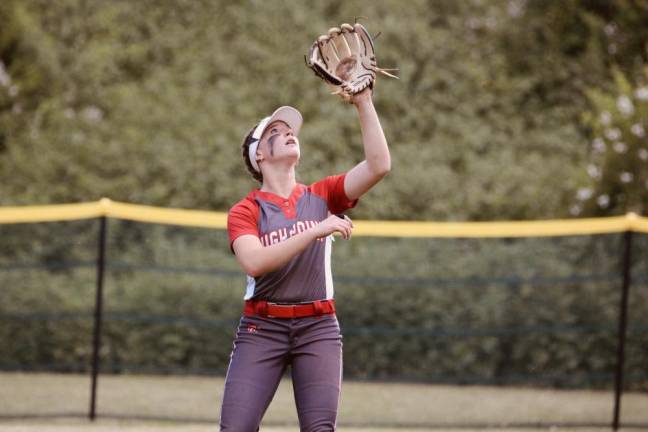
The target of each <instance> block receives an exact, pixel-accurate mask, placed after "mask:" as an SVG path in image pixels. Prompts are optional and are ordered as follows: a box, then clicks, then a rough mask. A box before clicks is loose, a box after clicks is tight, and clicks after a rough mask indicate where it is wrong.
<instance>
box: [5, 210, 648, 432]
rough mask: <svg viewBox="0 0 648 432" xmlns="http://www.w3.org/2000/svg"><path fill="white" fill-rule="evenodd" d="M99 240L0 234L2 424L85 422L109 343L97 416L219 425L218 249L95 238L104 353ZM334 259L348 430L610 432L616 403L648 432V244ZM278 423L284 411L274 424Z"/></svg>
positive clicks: (426, 248)
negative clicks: (566, 430)
mask: <svg viewBox="0 0 648 432" xmlns="http://www.w3.org/2000/svg"><path fill="white" fill-rule="evenodd" d="M100 221H101V219H91V220H84V221H71V222H48V223H30V224H10V225H1V224H0V238H1V239H2V241H1V242H0V298H1V301H0V369H2V371H3V372H2V373H0V384H2V385H0V388H4V389H5V390H0V393H2V392H5V394H3V397H5V398H6V399H7V403H3V404H0V417H14V418H15V417H33V416H47V415H51V416H67V415H70V416H87V415H88V412H89V410H90V409H91V405H92V404H91V399H92V388H93V387H92V377H91V375H92V374H91V372H92V370H93V365H94V363H93V358H94V357H93V349H94V348H95V346H96V344H97V342H100V344H99V349H98V352H97V354H98V357H97V359H98V363H97V364H96V365H97V366H98V371H99V375H98V379H97V381H96V384H97V386H96V387H95V390H96V399H95V401H94V410H95V413H96V415H98V416H100V417H101V416H106V417H123V418H137V417H141V418H161V419H179V420H192V421H208V422H212V421H217V419H218V409H219V402H220V401H219V397H220V395H221V392H222V379H223V376H224V374H225V371H226V369H227V365H228V361H229V353H230V350H231V345H232V339H233V335H234V331H235V328H236V325H237V322H238V319H239V317H240V312H241V307H242V296H243V292H244V284H245V278H244V275H243V274H242V272H241V270H240V269H239V266H238V264H237V263H236V261H235V259H234V257H233V256H232V255H231V253H230V251H229V245H228V240H227V233H226V231H224V230H222V229H207V228H191V227H180V226H174V225H161V224H150V223H140V222H131V221H125V220H119V219H104V221H105V223H106V225H105V228H106V231H105V232H106V237H105V243H104V246H105V249H104V251H105V261H104V265H105V267H104V268H103V278H102V281H103V284H102V289H103V295H102V300H103V304H102V308H101V327H100V332H99V333H98V334H99V335H100V340H97V339H96V338H95V330H96V329H97V327H95V326H96V323H97V321H96V320H95V318H96V312H97V311H96V292H97V291H96V290H97V286H98V276H101V272H99V271H98V256H99V250H100V245H101V242H100V232H101V229H100V228H101V222H100ZM629 241H630V242H631V243H630V245H631V252H632V253H631V254H630V258H631V262H630V264H631V266H630V267H629V270H630V273H628V274H629V275H630V276H631V278H629V279H628V278H626V279H625V281H626V282H628V281H630V282H631V284H630V285H629V290H628V299H627V300H628V301H627V305H628V306H627V309H626V311H625V312H626V314H625V319H626V320H627V330H626V335H627V339H625V346H624V350H623V352H620V351H619V344H620V341H621V339H620V331H619V330H620V327H619V326H620V322H621V321H620V320H621V318H622V310H623V308H622V305H623V302H622V294H623V287H624V257H625V255H624V252H625V248H626V245H627V244H628V243H627V242H629ZM333 250H334V252H333V272H334V280H335V289H336V300H337V305H338V311H339V313H338V316H339V319H340V322H341V326H342V331H343V335H344V375H345V384H344V386H343V397H342V401H343V403H342V408H341V413H340V424H341V425H345V424H348V425H363V426H379V425H393V426H403V425H409V426H417V427H419V426H430V427H432V426H439V425H443V426H457V427H459V426H499V425H517V426H543V425H546V426H549V425H562V426H588V425H590V426H606V425H611V424H612V422H613V420H614V416H615V401H620V402H621V403H620V405H616V406H617V407H618V408H620V409H619V411H618V420H619V421H620V423H621V426H624V427H633V426H634V427H648V410H646V409H645V407H646V406H648V392H647V390H648V366H647V365H648V235H647V234H642V233H638V232H633V233H632V234H627V233H616V234H599V235H579V236H559V237H525V238H480V239H461V238H389V237H356V238H354V239H353V240H352V241H350V242H345V241H341V240H338V241H336V242H335V243H334V247H333ZM620 354H623V356H622V357H620ZM620 359H621V360H622V361H623V368H622V369H619V366H620V363H619V360H620ZM620 371H621V372H623V375H620V374H619V372H620ZM620 378H622V380H623V381H622V386H621V387H620V389H619V390H622V393H617V394H619V395H620V396H622V397H621V398H620V399H615V390H616V385H617V383H621V381H619V380H620ZM8 388H10V390H7V389H8ZM280 390H281V389H280ZM7 394H8V395H10V396H6V395H7ZM59 395H61V396H59ZM63 395H64V396H63ZM486 401H488V402H486ZM394 404H395V407H394ZM286 413H289V414H286ZM286 422H287V423H294V422H296V417H295V416H294V402H293V401H292V400H290V399H289V398H288V397H285V396H282V393H281V391H280V394H278V396H277V398H276V400H275V401H274V402H273V406H272V407H271V409H270V412H269V413H268V416H267V417H266V423H265V424H272V423H277V424H280V423H286Z"/></svg>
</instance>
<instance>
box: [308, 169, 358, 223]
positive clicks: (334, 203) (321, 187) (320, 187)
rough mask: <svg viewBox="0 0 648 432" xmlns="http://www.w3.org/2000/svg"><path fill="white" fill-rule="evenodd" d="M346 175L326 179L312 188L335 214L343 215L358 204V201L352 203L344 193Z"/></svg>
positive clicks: (314, 184)
mask: <svg viewBox="0 0 648 432" xmlns="http://www.w3.org/2000/svg"><path fill="white" fill-rule="evenodd" d="M345 177H346V173H344V174H339V175H335V176H329V177H325V178H323V179H322V180H320V181H318V182H315V183H313V184H312V185H311V186H310V189H311V192H313V193H314V194H315V195H318V196H320V197H322V198H324V199H325V200H326V202H327V203H328V208H329V211H330V212H331V213H333V214H337V213H342V212H344V211H345V210H348V209H350V208H353V207H355V206H356V204H358V200H357V199H356V200H353V201H351V200H350V199H349V198H348V197H347V195H346V192H345V191H344V178H345Z"/></svg>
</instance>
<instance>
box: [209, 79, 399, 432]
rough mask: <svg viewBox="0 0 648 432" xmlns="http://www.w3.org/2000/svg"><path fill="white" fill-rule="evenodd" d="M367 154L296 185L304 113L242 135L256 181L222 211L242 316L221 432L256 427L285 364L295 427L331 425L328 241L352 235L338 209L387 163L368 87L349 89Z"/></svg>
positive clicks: (336, 349) (335, 354)
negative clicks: (243, 286)
mask: <svg viewBox="0 0 648 432" xmlns="http://www.w3.org/2000/svg"><path fill="white" fill-rule="evenodd" d="M352 103H353V104H354V105H355V108H356V109H357V111H358V115H359V118H360V129H361V131H362V141H363V145H364V153H365V160H364V161H362V162H360V163H359V164H358V165H356V166H355V167H353V168H352V169H351V170H350V171H348V172H347V173H345V174H341V175H335V176H330V177H326V178H324V179H322V180H320V181H317V182H315V183H313V184H311V185H310V186H306V185H303V184H300V183H298V182H297V180H296V177H295V166H296V165H297V163H298V162H299V158H300V143H299V140H298V139H297V135H298V134H299V130H300V128H301V125H302V116H301V114H300V113H299V112H298V111H297V110H296V109H294V108H292V107H281V108H279V109H277V110H276V111H275V112H274V113H273V114H272V115H271V116H269V117H266V118H264V119H263V120H261V122H259V124H258V125H256V126H255V127H254V128H252V130H251V131H250V133H249V134H248V135H247V137H246V138H245V140H244V142H243V146H242V149H243V159H244V161H245V164H246V166H247V168H248V170H249V171H250V172H251V174H252V175H253V176H254V178H255V179H256V180H258V181H259V182H260V184H261V187H260V188H259V189H256V190H253V191H252V192H250V193H249V194H248V196H247V197H246V198H244V199H243V200H241V201H239V202H238V203H237V204H236V205H234V206H233V207H232V208H231V209H230V212H229V215H228V221H227V229H228V232H229V237H230V246H231V248H232V251H233V252H234V253H235V254H236V258H237V260H238V262H239V263H240V264H241V266H242V267H243V269H244V270H245V272H246V274H247V275H248V276H247V290H246V293H245V307H244V313H243V315H244V316H243V317H242V318H241V321H240V325H239V327H238V331H237V334H236V339H235V341H234V348H233V350H232V355H231V360H230V364H229V368H228V371H227V378H226V380H225V391H224V395H223V404H222V409H221V430H227V431H241V432H250V431H257V430H258V429H259V424H260V423H261V418H262V417H263V414H264V413H265V411H266V408H267V407H268V405H269V404H270V401H271V400H272V397H273V396H274V393H275V391H276V389H277V386H278V384H279V381H280V379H281V376H282V375H283V372H284V370H285V368H286V367H287V366H288V365H290V366H291V372H292V382H293V389H294V393H295V401H296V404H297V411H298V415H299V423H300V428H301V430H302V431H333V430H335V425H336V418H337V411H338V402H339V398H340V385H341V377H342V341H341V339H342V337H341V336H340V327H339V325H338V322H337V318H336V316H335V305H334V300H333V278H332V276H331V259H330V255H331V241H332V235H333V234H334V233H339V234H340V235H341V236H342V237H343V238H344V239H347V240H348V239H350V238H351V233H352V231H353V223H352V222H351V220H350V219H349V218H348V217H347V216H342V215H341V213H342V212H343V211H345V210H347V209H349V208H352V207H354V206H355V205H356V203H357V200H358V198H359V197H360V196H362V195H363V194H364V193H366V192H367V191H368V190H369V189H371V188H372V187H373V186H374V185H375V184H376V183H378V181H380V179H382V178H383V177H384V176H385V175H386V174H387V173H388V172H389V170H390V167H391V161H390V156H389V149H388V147H387V141H386V139H385V135H384V134H383V131H382V127H381V126H380V121H379V119H378V114H377V113H376V110H375V108H374V105H373V101H372V92H371V89H366V90H364V91H363V92H361V93H358V94H357V95H355V96H354V97H353V99H352Z"/></svg>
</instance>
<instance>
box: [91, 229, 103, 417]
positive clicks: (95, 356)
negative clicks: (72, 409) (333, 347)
mask: <svg viewBox="0 0 648 432" xmlns="http://www.w3.org/2000/svg"><path fill="white" fill-rule="evenodd" d="M98 248H99V249H98V254H97V290H96V297H95V311H94V335H93V338H92V371H91V373H92V388H91V390H90V413H89V417H90V420H94V419H95V417H96V414H97V411H96V408H97V375H98V374H99V350H100V348H101V324H102V313H103V281H104V267H105V265H106V216H102V217H101V218H100V219H99V246H98Z"/></svg>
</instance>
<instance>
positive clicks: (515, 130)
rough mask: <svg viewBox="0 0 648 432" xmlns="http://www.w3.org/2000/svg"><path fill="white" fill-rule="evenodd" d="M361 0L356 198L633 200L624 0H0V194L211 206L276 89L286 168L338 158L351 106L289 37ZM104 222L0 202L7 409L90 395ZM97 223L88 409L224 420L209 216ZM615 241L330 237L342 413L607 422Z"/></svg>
mask: <svg viewBox="0 0 648 432" xmlns="http://www.w3.org/2000/svg"><path fill="white" fill-rule="evenodd" d="M360 16H363V17H366V18H360V22H362V23H363V24H364V25H365V26H366V27H367V29H368V30H369V31H370V32H371V33H372V34H377V33H378V32H381V35H380V36H379V37H378V38H377V39H376V41H375V44H376V50H377V57H378V64H379V66H382V67H387V68H389V67H398V68H399V76H400V78H401V79H400V81H395V80H390V79H383V78H382V77H378V82H377V84H376V87H375V91H374V102H375V104H376V107H377V110H378V112H379V114H380V117H381V121H382V125H383V128H384V130H385V134H386V136H387V138H388V141H389V143H390V147H391V152H392V162H393V170H392V172H391V173H390V175H389V176H388V178H387V179H386V180H385V181H383V182H381V183H380V184H379V185H378V186H377V187H376V188H374V190H372V192H370V193H369V194H368V195H367V196H366V197H364V198H363V199H362V201H361V204H360V205H358V207H357V208H356V209H354V210H353V211H351V212H350V213H349V214H350V216H351V217H352V218H355V219H373V220H421V221H510V220H542V219H554V218H585V217H602V216H616V215H624V214H627V213H629V212H634V213H637V214H644V215H645V214H646V213H647V211H646V208H647V206H648V137H647V136H646V133H647V131H646V130H647V129H648V3H646V2H645V1H641V0H567V1H557V0H556V1H531V0H494V1H486V0H461V1H456V0H435V1H422V0H408V1H406V2H403V1H400V0H399V1H396V0H393V1H389V0H380V1H341V0H340V1H336V0H326V1H318V2H293V1H254V0H247V1H240V2H229V1H199V0H194V1H181V0H177V1H159V0H158V1H152V0H141V1H137V2H132V1H121V0H113V1H100V0H59V1H55V2H52V1H48V0H3V1H2V2H0V206H23V205H40V204H61V203H77V202H86V201H96V200H98V199H99V198H101V197H109V198H111V199H113V200H117V201H124V202H129V203H134V204H146V205H154V206H161V207H179V208H186V209H199V210H211V211H220V212H224V211H227V210H228V209H229V207H230V206H231V205H233V204H234V203H235V202H236V201H238V200H239V199H241V198H242V197H243V196H245V195H246V194H247V192H248V191H249V190H250V189H252V188H254V187H256V184H255V182H254V181H253V180H252V178H251V177H250V175H249V174H248V173H247V171H246V170H245V168H244V165H243V162H242V158H241V154H240V145H241V142H242V139H243V137H244V135H245V134H246V133H247V132H248V131H249V129H250V128H251V127H252V126H253V125H254V124H255V123H256V122H258V120H260V119H261V118H262V117H264V116H266V115H268V114H269V113H270V112H272V110H274V109H275V108H276V107H277V106H279V105H284V104H287V105H292V106H295V107H296V108H298V109H299V110H300V111H301V112H302V114H303V115H304V119H305V123H304V127H303V129H302V132H301V134H300V139H301V145H302V160H301V162H300V165H299V167H298V179H299V181H301V182H303V183H310V182H313V181H316V180H318V179H320V178H322V177H323V176H326V175H330V174H334V173H340V172H344V171H346V170H348V169H349V168H351V167H352V166H353V165H354V164H355V163H357V162H359V161H360V160H361V159H362V155H363V153H362V142H361V137H360V130H359V126H358V122H357V118H356V115H355V112H354V109H353V108H352V107H351V106H348V105H345V104H343V103H341V102H340V101H339V100H338V98H336V97H334V96H330V95H328V91H329V90H328V87H326V86H325V85H324V84H323V83H322V82H321V81H320V80H319V79H318V78H316V77H315V75H314V74H313V73H312V72H311V71H310V70H309V69H307V68H306V67H305V65H304V55H305V54H306V53H307V52H308V49H309V47H310V45H311V43H312V42H313V41H314V40H315V38H316V37H317V36H318V35H319V34H321V33H324V32H325V31H326V30H327V29H328V28H329V27H332V26H335V25H339V24H341V23H343V22H353V21H354V19H355V18H356V17H360ZM647 237H648V236H647V235H646V234H640V233H635V235H634V239H633V242H632V243H631V244H630V250H631V252H632V253H631V259H630V262H629V263H628V264H629V267H630V275H631V276H632V282H633V283H632V285H631V291H630V301H629V304H630V306H629V309H628V310H629V318H628V319H629V323H630V324H629V327H628V346H627V349H628V350H629V351H628V355H627V359H626V364H625V367H626V369H627V370H626V372H627V374H626V381H625V383H624V388H625V390H627V391H629V392H631V394H630V396H629V397H628V399H627V401H628V402H627V404H626V405H624V407H626V411H622V413H621V414H622V415H621V420H622V421H625V423H626V425H629V426H632V425H635V426H637V427H639V426H638V425H644V426H645V425H647V424H648V417H647V416H646V414H645V409H644V408H645V406H646V405H647V404H648V396H647V394H646V393H645V391H646V389H648V384H647V383H648V370H647V369H646V364H648V350H647V349H646V346H648V323H647V322H646V320H645V317H646V316H647V315H646V314H647V313H648V268H647V267H648V239H647ZM98 242H99V240H98V224H97V222H96V221H95V220H87V221H69V222H54V223H36V224H7V225H2V224H0V369H2V370H4V371H5V372H4V373H2V374H0V388H3V389H4V390H0V417H3V418H5V419H8V420H7V421H15V420H18V421H23V420H25V419H32V418H39V417H43V416H45V417H47V418H52V417H71V418H75V417H76V418H83V417H84V416H86V415H87V405H88V393H89V390H90V384H89V383H90V382H89V378H88V374H87V372H88V371H89V370H90V359H91V351H92V331H93V330H92V325H93V320H92V317H93V310H94V309H93V308H94V304H95V303H94V302H95V291H94V289H95V283H96V259H97V248H98ZM106 242H107V243H106V245H105V247H106V274H105V325H104V328H103V343H102V350H101V371H102V376H103V377H105V378H103V381H102V380H100V384H99V393H98V397H99V400H98V416H99V417H100V418H101V417H102V416H103V418H111V417H114V418H127V419H128V418H131V419H141V418H143V419H149V420H151V419H153V420H155V419H175V420H184V421H190V422H196V421H198V422H205V423H208V424H212V423H214V422H216V421H217V419H218V404H219V397H220V393H219V392H220V391H222V388H221V387H222V377H223V374H224V371H225V369H226V367H227V359H228V355H229V351H230V348H231V340H232V336H233V332H234V329H235V327H236V319H237V316H238V315H239V312H240V301H241V297H242V295H243V291H244V278H243V275H242V273H241V271H240V269H239V267H238V266H237V264H236V262H235V261H234V260H233V258H232V256H231V254H230V253H229V250H228V246H227V238H226V233H225V232H224V231H223V230H213V229H206V228H186V227H185V228H182V227H179V226H175V225H156V224H144V223H135V222H128V221H122V220H109V221H108V224H107V238H106ZM626 242H627V238H625V237H624V235H623V234H619V233H610V234H601V235H592V236H563V237H550V238H539V237H531V238H523V239H511V238H500V239H470V240H468V239H417V240H414V239H405V238H387V239H384V238H357V239H355V240H354V241H352V242H351V243H349V244H341V243H342V242H338V243H337V244H336V253H334V260H335V261H334V267H335V272H336V290H337V298H338V301H339V303H340V319H341V322H342V326H343V332H344V333H345V376H346V377H347V382H346V383H345V386H346V387H345V389H346V390H345V395H343V408H342V411H341V420H340V421H341V424H342V425H347V426H348V425H356V426H357V425H359V426H363V427H373V428H377V427H379V426H380V427H383V426H384V427H387V426H402V427H404V426H415V427H419V428H425V427H435V425H436V427H440V426H439V425H441V426H444V425H445V426H447V425H451V426H452V427H458V426H461V425H463V426H462V427H468V426H471V425H472V426H480V425H482V426H483V425H485V426H490V427H493V426H496V425H502V424H504V425H509V426H510V425H523V426H524V427H529V426H530V425H540V426H546V425H563V426H570V425H572V426H574V425H580V426H579V427H584V426H587V425H589V426H591V427H599V426H601V425H605V424H607V423H609V422H610V419H611V417H612V411H613V396H612V395H613V392H612V390H613V387H614V383H615V381H614V379H615V366H616V364H617V363H616V362H617V357H616V350H617V348H618V341H617V330H618V320H619V307H620V306H619V305H620V302H621V300H622V294H621V293H622V291H621V287H622V285H623V281H624V279H623V271H622V267H623V266H622V264H623V262H624V254H623V251H624V247H626V245H627V243H626ZM360 305H362V306H360ZM25 372H29V373H25ZM124 379H125V380H126V381H122V380H124ZM282 389H283V390H282ZM102 391H103V393H102ZM282 392H284V393H282ZM285 392H287V393H285ZM154 395H157V396H155V397H154ZM178 395H182V396H181V397H180V398H179V397H178ZM497 395H499V396H497ZM290 398H291V396H290V393H289V386H284V385H283V384H282V387H281V388H280V393H279V395H278V397H277V401H275V403H273V405H272V406H271V412H270V413H269V414H268V417H267V418H268V419H269V423H267V424H271V425H279V426H281V425H283V424H288V425H289V427H293V429H294V425H295V424H296V417H295V415H294V402H293V401H292V400H291V399H290ZM178 399H181V400H183V401H185V402H181V401H178ZM485 399H489V400H491V399H492V400H493V401H495V402H493V403H492V404H491V405H488V406H484V405H483V404H482V403H483V401H484V400H485ZM345 401H346V403H345ZM394 401H399V402H398V403H396V402H394ZM476 405H478V406H479V407H478V408H476ZM388 406H389V407H392V408H387V407H388ZM641 407H644V408H641ZM272 410H276V411H272ZM624 415H625V416H626V417H624ZM291 425H292V426H291ZM1 426H2V424H0V427H1ZM5 426H7V424H5ZM7 427H9V426H7Z"/></svg>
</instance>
